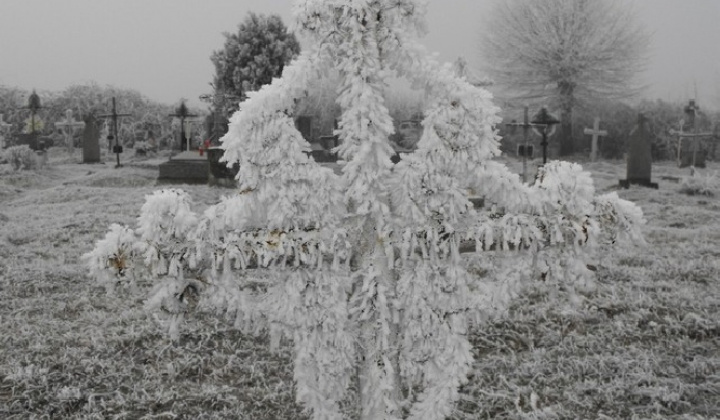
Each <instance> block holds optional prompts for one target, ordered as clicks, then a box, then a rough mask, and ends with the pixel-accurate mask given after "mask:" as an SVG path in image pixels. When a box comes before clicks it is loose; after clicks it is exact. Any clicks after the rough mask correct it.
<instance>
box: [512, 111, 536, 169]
mask: <svg viewBox="0 0 720 420" xmlns="http://www.w3.org/2000/svg"><path fill="white" fill-rule="evenodd" d="M528 112H529V107H528V106H527V105H526V106H525V108H524V117H523V122H522V123H516V122H512V123H507V124H505V126H507V127H513V128H514V127H521V128H522V129H523V147H524V152H523V156H522V164H523V173H522V180H523V182H526V174H527V150H528V144H527V143H528V132H529V131H530V129H531V128H532V127H533V124H530V116H529V113H528Z"/></svg>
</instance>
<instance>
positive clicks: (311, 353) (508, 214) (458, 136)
mask: <svg viewBox="0 0 720 420" xmlns="http://www.w3.org/2000/svg"><path fill="white" fill-rule="evenodd" d="M423 10H424V9H423V6H422V4H421V2H419V1H415V0H385V1H381V0H374V1H368V0H365V1H360V0H354V1H353V0H306V1H298V2H297V4H296V8H295V11H296V14H297V18H298V27H299V28H300V29H301V30H303V31H304V32H305V34H306V35H308V36H309V37H310V39H311V40H312V41H314V42H315V46H314V47H313V48H310V49H307V50H306V51H305V52H303V53H302V54H301V55H300V57H298V59H297V60H295V61H294V62H293V63H292V64H290V65H288V66H287V67H285V69H284V71H283V74H282V77H281V78H279V79H275V80H273V82H272V83H271V84H269V85H266V86H264V87H262V88H261V89H260V90H259V91H257V92H252V93H249V94H248V99H247V100H246V101H244V102H242V103H241V104H240V109H239V111H238V112H237V113H235V115H233V117H232V119H231V122H230V130H229V132H228V134H227V135H225V137H223V139H222V142H223V146H222V147H223V148H224V149H225V155H224V157H223V159H224V160H225V161H226V162H227V163H228V164H234V163H238V164H239V168H240V170H239V173H238V175H237V181H238V184H239V191H238V193H236V194H233V195H232V196H230V197H226V198H224V199H223V200H222V201H221V202H220V203H218V204H216V205H214V206H211V207H210V208H208V209H206V210H205V211H204V212H203V213H202V214H201V215H196V214H194V213H192V211H191V210H190V207H189V197H187V195H186V194H185V193H183V192H181V191H176V190H166V191H162V192H158V193H155V194H154V195H152V196H150V197H148V201H147V202H146V204H145V206H143V209H142V215H141V217H140V218H139V227H138V229H137V230H136V232H135V235H136V243H135V245H134V246H133V249H135V250H136V253H135V254H133V255H134V256H135V258H136V259H137V260H138V261H139V262H140V263H141V264H142V265H145V266H147V267H148V268H149V269H150V270H149V271H148V275H150V276H152V277H153V278H155V281H156V282H157V287H156V288H155V289H154V291H153V293H152V295H151V297H150V299H149V300H148V304H149V306H151V307H153V308H160V309H164V310H165V311H167V312H170V313H171V314H173V317H174V318H172V319H173V321H172V323H171V325H170V331H171V333H172V334H174V335H177V326H178V320H181V319H182V318H181V317H182V314H184V313H185V312H187V311H189V308H190V304H189V303H188V302H187V298H186V295H187V293H186V292H187V291H188V290H195V291H200V292H201V294H202V300H201V303H200V304H199V307H210V308H214V309H215V310H217V311H219V312H221V313H222V314H224V315H225V316H228V317H231V318H232V319H234V324H235V326H237V327H238V328H250V329H252V330H258V329H266V330H268V331H269V332H270V335H271V342H272V344H273V346H276V345H278V343H279V342H280V339H281V338H282V337H286V338H288V339H290V340H291V341H292V343H293V346H294V357H295V360H294V362H295V375H294V378H295V381H296V383H297V399H298V401H300V402H301V403H303V404H304V405H305V406H306V407H307V409H308V410H309V411H310V412H311V413H312V416H313V418H315V419H335V418H342V417H343V415H344V414H346V413H345V412H343V411H342V410H341V408H340V407H341V406H342V405H346V404H344V403H346V402H347V401H349V400H352V401H356V402H357V406H356V411H357V412H359V413H360V414H361V417H362V418H364V419H401V418H409V419H444V418H445V417H446V416H448V415H450V414H451V412H452V410H453V408H454V404H455V402H456V401H457V398H458V395H459V394H458V392H459V387H460V385H462V384H463V383H464V382H465V381H466V378H467V375H468V373H469V371H470V366H471V363H472V354H471V345H470V343H469V342H468V339H467V331H468V327H469V325H470V324H471V323H473V322H477V321H478V320H482V319H483V318H486V317H487V316H491V315H493V314H494V313H495V312H496V311H502V310H503V309H504V308H505V306H506V305H507V303H508V302H509V300H510V299H511V298H512V297H513V296H515V295H516V293H518V291H519V288H520V285H521V284H523V282H527V281H531V280H532V279H536V278H543V279H545V280H546V282H547V283H546V284H548V285H550V286H548V287H552V286H551V285H553V284H556V282H563V283H565V284H569V285H572V284H573V282H574V281H576V280H577V281H585V280H586V279H587V278H588V275H589V274H588V272H587V269H586V268H585V266H584V264H582V263H580V262H581V261H582V260H583V258H584V256H585V255H587V254H588V253H590V252H592V251H593V249H594V248H595V247H596V246H597V245H598V244H603V243H605V242H609V241H612V240H616V239H623V235H624V236H626V237H628V238H630V239H639V236H638V232H639V230H638V228H639V225H640V224H641V223H642V213H641V212H640V210H639V209H638V208H637V207H635V206H634V205H632V204H631V203H628V202H625V201H622V200H619V199H618V198H617V196H596V195H595V191H594V188H593V185H592V181H591V179H590V177H589V175H588V174H587V173H585V172H583V171H582V169H581V168H580V167H579V166H578V165H573V164H568V163H563V162H552V163H549V164H547V165H546V166H545V167H544V168H543V170H542V171H541V173H540V176H539V178H538V180H537V181H536V182H535V184H534V185H525V184H523V183H522V182H520V180H519V177H518V176H517V175H515V174H512V173H510V172H509V171H508V169H507V168H506V167H504V166H503V165H501V164H499V163H497V162H494V161H493V160H492V158H493V157H495V156H497V155H498V154H499V148H498V138H497V136H496V131H495V129H494V125H495V124H497V123H498V122H499V118H498V117H497V112H498V109H497V108H496V107H495V106H494V105H493V104H492V102H491V99H492V98H491V95H490V94H489V93H488V92H487V91H485V90H483V89H481V88H478V87H475V86H472V85H471V84H469V83H467V82H466V81H465V80H463V79H462V78H458V77H456V76H455V74H454V73H453V72H452V69H451V67H450V66H449V65H441V64H439V63H437V62H435V61H434V60H432V59H428V58H427V54H425V52H424V51H423V48H422V47H421V46H420V45H419V44H418V43H417V42H416V41H415V35H416V34H417V33H419V31H420V30H421V28H422V27H423V23H422V18H423V14H422V11H423ZM324 68H335V69H338V71H339V73H340V79H341V83H340V90H339V92H338V94H339V96H338V103H339V105H340V106H341V108H342V109H343V112H342V116H341V119H340V122H339V128H338V130H337V134H338V136H339V138H340V141H341V145H340V146H339V147H338V152H339V154H340V156H341V157H342V161H341V162H342V173H341V174H340V175H338V174H336V173H334V172H333V171H332V170H330V169H327V168H324V167H322V166H320V165H319V164H318V163H316V162H314V161H313V160H312V159H310V158H308V157H307V156H306V155H305V154H304V153H303V152H304V151H307V150H309V144H308V143H307V142H306V141H305V140H304V139H303V138H302V136H301V135H300V133H299V132H298V131H297V130H296V129H295V126H294V124H293V112H294V109H295V104H296V102H297V100H298V99H300V98H302V97H303V95H304V94H305V91H306V88H307V87H308V86H309V83H310V81H311V79H312V78H313V77H320V75H321V74H322V70H323V69H324ZM393 75H394V76H399V77H405V78H408V79H410V80H411V82H412V83H413V84H414V85H415V86H418V87H421V88H423V89H425V90H426V91H427V92H428V98H430V99H429V100H428V101H427V102H428V103H427V109H426V110H425V119H424V120H423V126H424V132H423V135H422V138H421V139H420V141H419V143H418V149H417V151H415V152H414V153H411V154H408V155H406V156H404V157H403V160H402V161H401V162H399V163H398V164H396V165H393V164H392V163H391V159H390V157H391V155H392V154H393V151H392V148H391V147H390V144H389V141H388V136H389V135H391V134H392V131H393V128H392V127H393V126H392V122H391V119H390V117H389V113H388V111H387V108H386V107H385V105H384V103H383V99H382V98H383V96H382V93H383V90H384V88H385V85H386V80H387V79H388V77H390V76H393ZM469 190H472V191H474V192H475V193H476V194H477V195H479V196H482V197H484V199H485V201H486V206H485V207H483V208H480V209H476V208H474V206H473V205H472V203H471V202H470V200H469V197H468V191H469ZM111 233H112V231H111ZM109 235H110V234H109ZM112 237H113V236H112V235H110V236H109V237H108V238H109V239H106V240H105V241H100V242H99V243H98V249H96V250H95V251H93V253H92V255H95V257H94V258H91V259H90V260H89V262H90V266H91V270H94V271H93V273H94V274H97V273H99V272H101V271H102V270H106V269H107V268H106V267H104V266H102V264H104V259H103V258H104V256H107V255H111V252H113V249H111V248H112V247H108V246H107V243H109V241H110V239H112ZM110 242H111V241H110ZM468 250H474V251H475V252H476V253H477V254H478V255H479V258H476V259H475V262H471V261H469V259H468V258H467V257H466V256H464V255H462V252H463V251H468ZM503 252H505V253H512V255H513V258H514V259H513V264H512V265H511V266H507V265H497V266H493V265H492V264H491V263H490V261H492V260H490V259H485V258H484V255H486V253H487V255H496V254H498V253H503ZM493 253H494V254H493ZM477 261H480V262H481V263H484V264H485V266H486V268H487V269H484V270H485V271H486V274H485V275H482V276H481V275H478V274H477V271H476V267H474V266H473V264H476V263H477ZM194 281H195V282H197V283H193V282H194ZM554 282H555V283H554ZM351 390H352V391H354V392H355V395H352V396H351V395H349V394H350V392H351ZM351 397H352V398H351Z"/></svg>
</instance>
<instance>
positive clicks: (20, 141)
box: [15, 133, 39, 150]
mask: <svg viewBox="0 0 720 420" xmlns="http://www.w3.org/2000/svg"><path fill="white" fill-rule="evenodd" d="M38 137H39V136H38V134H37V133H20V134H18V135H17V137H16V138H15V145H17V146H22V145H27V146H28V147H30V149H32V150H38Z"/></svg>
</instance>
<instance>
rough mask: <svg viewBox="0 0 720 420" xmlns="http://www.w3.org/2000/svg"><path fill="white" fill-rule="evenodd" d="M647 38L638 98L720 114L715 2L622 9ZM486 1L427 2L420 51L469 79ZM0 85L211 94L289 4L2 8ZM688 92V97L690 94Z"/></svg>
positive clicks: (91, 3)
mask: <svg viewBox="0 0 720 420" xmlns="http://www.w3.org/2000/svg"><path fill="white" fill-rule="evenodd" d="M625 1H628V2H631V3H632V5H633V6H634V7H635V9H636V10H637V11H638V14H639V19H640V22H641V23H642V24H643V25H645V27H646V28H647V30H648V31H649V32H650V33H651V35H652V43H651V47H650V52H649V53H650V62H649V65H648V70H647V71H646V72H645V74H644V75H643V77H642V80H643V81H644V82H645V83H646V84H647V85H648V89H647V90H646V91H645V93H644V94H643V97H644V98H647V99H650V100H655V99H663V100H666V101H670V102H686V101H687V100H688V99H696V100H697V101H698V103H699V104H700V105H701V106H704V107H705V108H711V109H720V47H717V45H716V44H715V42H717V41H718V40H720V26H718V25H717V22H720V1H717V0H685V1H682V2H681V1H677V0H625ZM491 4H492V1H482V0H445V1H440V0H430V1H429V2H428V15H427V20H428V29H429V33H428V35H427V36H426V37H425V38H424V39H422V40H421V42H422V43H423V44H424V45H425V46H426V47H427V48H428V50H429V52H431V53H437V55H438V59H439V60H441V61H447V62H453V61H455V60H456V59H457V58H458V57H464V58H465V59H467V61H468V62H469V64H470V66H471V67H472V68H474V69H475V71H477V69H478V67H479V65H478V64H479V46H478V43H479V42H478V38H479V36H480V33H481V26H480V25H481V23H480V22H482V20H483V18H484V15H485V14H486V13H487V12H488V11H489V10H490V6H491ZM3 6H4V11H3V13H2V14H0V37H1V38H2V39H3V40H6V42H5V43H4V45H5V47H4V48H3V52H4V57H3V59H2V60H1V61H0V85H4V86H8V87H18V88H21V89H24V90H28V91H30V90H32V89H36V90H37V91H38V92H42V91H56V92H57V91H62V90H64V89H65V88H67V87H69V86H71V85H74V84H85V83H90V82H94V83H97V84H98V85H101V86H105V85H112V86H115V87H118V88H129V89H134V90H137V91H139V92H140V93H142V94H143V95H145V96H146V97H148V98H150V99H152V100H155V101H158V102H162V103H166V104H175V103H178V102H179V101H180V99H182V98H184V99H186V100H188V103H189V104H190V105H193V106H202V107H205V104H204V103H203V102H201V101H200V100H199V99H198V97H199V96H200V95H202V94H204V93H209V92H210V90H211V89H210V86H209V82H211V81H212V78H213V73H214V67H213V65H212V63H211V61H210V55H211V54H212V52H213V51H215V50H219V49H221V48H222V47H223V43H224V37H223V35H222V34H223V33H224V32H234V31H235V30H236V29H237V26H238V24H240V23H241V22H242V20H243V19H244V18H245V16H246V15H247V13H248V12H249V11H253V12H256V13H263V14H271V13H272V14H278V15H280V16H281V18H282V19H283V21H284V22H285V24H286V25H288V26H292V24H293V18H292V1H291V0H264V1H263V0H245V1H229V0H211V1H206V2H200V1H196V0H153V1H145V0H125V1H123V2H111V1H110V0H64V1H62V2H60V1H53V0H33V1H27V0H5V1H4V2H3ZM696 90H697V94H696V93H695V92H696ZM0 112H2V110H0Z"/></svg>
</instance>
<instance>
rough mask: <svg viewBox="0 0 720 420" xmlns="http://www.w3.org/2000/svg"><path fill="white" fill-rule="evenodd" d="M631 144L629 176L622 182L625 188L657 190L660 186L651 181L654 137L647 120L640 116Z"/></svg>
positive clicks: (628, 161)
mask: <svg viewBox="0 0 720 420" xmlns="http://www.w3.org/2000/svg"><path fill="white" fill-rule="evenodd" d="M629 141H630V143H629V144H628V151H627V175H626V179H621V180H620V185H621V186H622V187H623V188H628V187H629V186H630V185H631V184H637V185H642V186H644V187H650V188H657V187H658V184H656V183H654V182H652V181H651V174H652V147H651V146H652V137H651V134H650V131H649V130H648V127H647V118H646V117H645V115H643V114H638V122H637V125H636V126H635V128H633V130H632V131H631V132H630V139H629Z"/></svg>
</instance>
